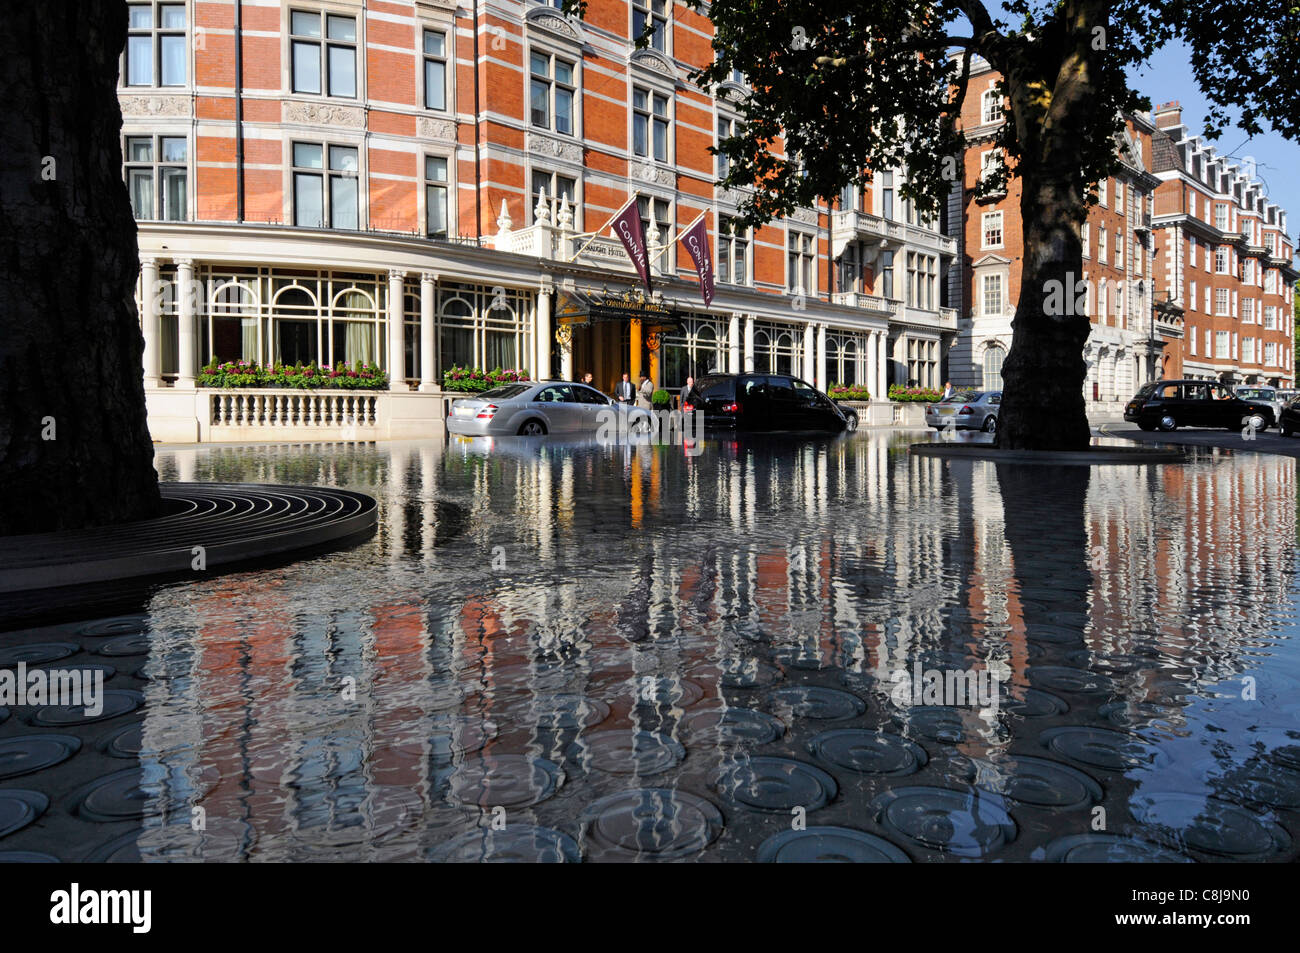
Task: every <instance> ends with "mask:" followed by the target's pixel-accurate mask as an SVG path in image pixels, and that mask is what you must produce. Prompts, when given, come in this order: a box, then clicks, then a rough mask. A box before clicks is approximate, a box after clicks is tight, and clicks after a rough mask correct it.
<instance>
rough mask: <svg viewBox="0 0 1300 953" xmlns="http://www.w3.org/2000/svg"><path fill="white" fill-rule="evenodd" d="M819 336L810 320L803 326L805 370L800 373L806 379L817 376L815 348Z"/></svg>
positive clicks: (810, 379)
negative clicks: (814, 331)
mask: <svg viewBox="0 0 1300 953" xmlns="http://www.w3.org/2000/svg"><path fill="white" fill-rule="evenodd" d="M816 341H817V338H816V335H815V334H814V333H813V323H812V322H811V321H809V322H808V323H807V324H805V325H804V326H803V370H802V371H801V372H800V375H799V376H801V377H802V378H803V379H804V380H806V381H809V382H811V381H812V379H813V377H814V376H815V364H816V358H817V355H816V353H815V349H816V347H817V344H816Z"/></svg>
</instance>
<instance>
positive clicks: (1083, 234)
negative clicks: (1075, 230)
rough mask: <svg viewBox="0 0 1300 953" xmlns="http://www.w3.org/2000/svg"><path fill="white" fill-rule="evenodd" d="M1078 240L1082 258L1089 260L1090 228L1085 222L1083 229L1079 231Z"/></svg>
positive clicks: (1090, 250) (1090, 253)
mask: <svg viewBox="0 0 1300 953" xmlns="http://www.w3.org/2000/svg"><path fill="white" fill-rule="evenodd" d="M1079 239H1080V241H1081V242H1082V243H1083V257H1084V258H1091V257H1092V227H1091V226H1090V225H1089V224H1088V223H1087V222H1084V223H1083V228H1082V229H1080V230H1079Z"/></svg>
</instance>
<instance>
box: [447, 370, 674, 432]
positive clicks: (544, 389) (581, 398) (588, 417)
mask: <svg viewBox="0 0 1300 953" xmlns="http://www.w3.org/2000/svg"><path fill="white" fill-rule="evenodd" d="M602 411H605V412H606V413H610V412H613V413H626V414H627V415H628V418H627V425H626V426H627V430H628V431H629V432H632V433H636V432H640V431H649V430H650V429H651V427H652V425H653V418H652V417H651V416H650V414H649V412H647V411H645V410H642V409H640V408H638V407H631V406H620V405H617V404H615V403H614V401H612V400H610V399H609V398H608V397H606V396H605V395H604V394H602V393H601V392H600V391H598V390H596V389H595V388H592V387H588V386H587V385H586V384H573V383H570V382H568V381H536V382H528V381H525V382H521V383H517V384H502V385H501V386H500V387H494V388H492V389H491V390H485V391H483V393H481V394H475V395H474V396H472V397H461V398H458V399H456V400H454V401H452V404H451V414H450V415H449V416H448V417H447V431H448V433H453V434H459V435H462V436H467V437H483V436H488V435H493V436H500V437H504V436H510V435H514V434H518V435H520V436H525V437H529V436H541V435H543V434H550V433H595V432H596V431H597V430H599V429H600V427H601V424H602V422H603V420H604V419H605V418H604V417H602V415H601V412H602Z"/></svg>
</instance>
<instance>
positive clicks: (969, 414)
mask: <svg viewBox="0 0 1300 953" xmlns="http://www.w3.org/2000/svg"><path fill="white" fill-rule="evenodd" d="M1001 404H1002V391H1000V390H984V391H980V390H962V391H957V392H955V393H954V394H953V395H952V396H951V397H949V398H948V399H947V400H941V401H939V402H938V403H937V404H926V406H925V425H926V426H927V427H933V428H934V429H935V430H946V429H948V428H949V427H952V428H954V429H956V430H982V431H984V432H985V433H997V432H998V410H999V409H1000V407H1001Z"/></svg>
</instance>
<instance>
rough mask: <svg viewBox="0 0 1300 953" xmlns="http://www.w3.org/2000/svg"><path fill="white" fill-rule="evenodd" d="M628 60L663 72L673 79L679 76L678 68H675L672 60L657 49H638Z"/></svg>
mask: <svg viewBox="0 0 1300 953" xmlns="http://www.w3.org/2000/svg"><path fill="white" fill-rule="evenodd" d="M628 62H630V63H632V64H633V65H635V66H640V67H643V68H645V69H648V70H653V71H654V72H656V73H662V74H663V75H664V76H668V77H670V78H672V79H676V78H677V70H676V69H674V68H673V64H672V61H671V60H669V59H668V57H666V56H664V55H663V54H662V53H660V52H658V51H656V50H636V51H635V52H634V53H633V54H632V55H631V56H630V57H629V58H628Z"/></svg>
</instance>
